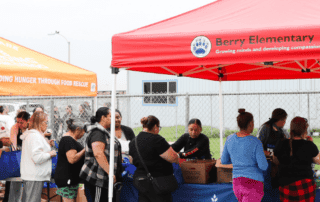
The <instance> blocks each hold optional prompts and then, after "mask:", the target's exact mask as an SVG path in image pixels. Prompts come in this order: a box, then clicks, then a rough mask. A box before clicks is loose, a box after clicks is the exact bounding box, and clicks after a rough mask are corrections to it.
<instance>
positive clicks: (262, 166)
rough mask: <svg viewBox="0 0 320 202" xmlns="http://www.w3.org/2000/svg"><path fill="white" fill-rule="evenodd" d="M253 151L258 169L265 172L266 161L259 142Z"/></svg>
mask: <svg viewBox="0 0 320 202" xmlns="http://www.w3.org/2000/svg"><path fill="white" fill-rule="evenodd" d="M255 150H256V151H255V153H256V160H257V163H258V167H259V168H260V169H261V170H263V171H265V170H267V168H268V161H267V159H266V157H265V155H264V152H263V146H262V144H261V142H259V143H258V145H257V146H256V149H255Z"/></svg>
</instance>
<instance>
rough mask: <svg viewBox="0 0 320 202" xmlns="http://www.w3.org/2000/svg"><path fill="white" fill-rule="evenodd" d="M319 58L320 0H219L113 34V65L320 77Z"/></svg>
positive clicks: (218, 74) (223, 77) (213, 75)
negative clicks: (140, 26) (137, 27)
mask: <svg viewBox="0 0 320 202" xmlns="http://www.w3.org/2000/svg"><path fill="white" fill-rule="evenodd" d="M319 59H320V1H319V0H308V1H301V0H269V1H265V0H242V1H237V0H218V1H216V2H214V3H211V4H208V5H206V6H203V7H201V8H198V9H195V10H192V11H189V12H187V13H184V14H181V15H178V16H176V17H173V18H170V19H167V20H164V21H161V22H158V23H155V24H151V25H149V26H145V27H142V28H139V29H136V30H133V31H129V32H125V33H121V34H116V35H114V36H113V37H112V63H111V66H112V67H113V68H124V69H126V70H131V71H140V72H150V73H157V74H168V75H176V76H185V77H193V78H201V79H209V80H215V81H241V80H271V79H310V78H320V64H319ZM115 77H116V76H115ZM113 87H114V88H115V84H114V86H113ZM113 95H115V94H114V93H113ZM113 99H114V97H113ZM112 106H114V104H112ZM220 106H222V96H221V82H220ZM112 110H113V109H112ZM112 115H114V113H112ZM113 120H114V119H113ZM222 120H223V117H222V107H220V130H221V132H220V144H221V145H220V149H222V144H223V142H222V125H223V123H222ZM112 131H113V130H112ZM113 134H114V133H112V134H111V137H113V136H114V135H113ZM112 141H113V140H112ZM111 151H112V150H111ZM112 165H113V164H112ZM112 167H113V166H110V168H112ZM111 193H112V192H111Z"/></svg>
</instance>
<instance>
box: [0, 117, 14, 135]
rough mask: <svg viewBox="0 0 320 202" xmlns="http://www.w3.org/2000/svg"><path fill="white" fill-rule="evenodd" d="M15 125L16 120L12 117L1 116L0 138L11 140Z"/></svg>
mask: <svg viewBox="0 0 320 202" xmlns="http://www.w3.org/2000/svg"><path fill="white" fill-rule="evenodd" d="M13 125H14V119H13V118H12V117H11V116H9V115H2V114H0V138H2V137H9V138H10V131H11V128H12V126H13Z"/></svg>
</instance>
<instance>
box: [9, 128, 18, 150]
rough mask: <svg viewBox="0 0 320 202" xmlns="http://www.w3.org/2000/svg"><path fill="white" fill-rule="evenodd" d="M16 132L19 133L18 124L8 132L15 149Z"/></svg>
mask: <svg viewBox="0 0 320 202" xmlns="http://www.w3.org/2000/svg"><path fill="white" fill-rule="evenodd" d="M18 131H19V128H18V124H15V125H14V126H13V127H12V128H11V131H10V140H11V142H12V144H13V146H14V147H15V148H17V142H18V140H17V136H18Z"/></svg>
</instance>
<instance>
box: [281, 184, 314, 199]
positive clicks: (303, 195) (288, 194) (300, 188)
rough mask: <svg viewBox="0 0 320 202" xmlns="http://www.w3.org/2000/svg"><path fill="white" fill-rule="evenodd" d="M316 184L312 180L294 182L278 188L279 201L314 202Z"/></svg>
mask: <svg viewBox="0 0 320 202" xmlns="http://www.w3.org/2000/svg"><path fill="white" fill-rule="evenodd" d="M316 188H317V186H316V184H315V182H314V180H312V179H303V180H299V181H295V182H293V183H291V184H289V185H286V186H283V187H282V186H280V187H279V192H280V201H283V202H289V201H305V202H307V201H312V202H314V201H315V196H316Z"/></svg>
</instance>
